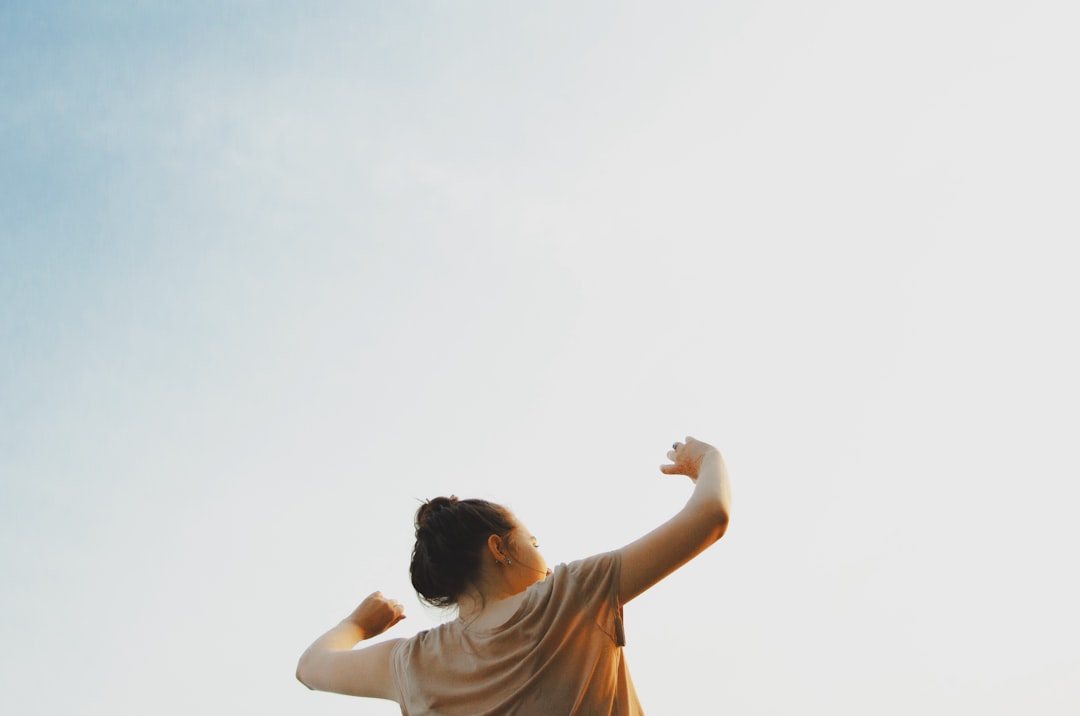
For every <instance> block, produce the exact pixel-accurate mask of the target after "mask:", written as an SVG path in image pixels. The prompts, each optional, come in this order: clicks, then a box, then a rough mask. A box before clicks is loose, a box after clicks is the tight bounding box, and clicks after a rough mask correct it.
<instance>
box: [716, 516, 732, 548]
mask: <svg viewBox="0 0 1080 716" xmlns="http://www.w3.org/2000/svg"><path fill="white" fill-rule="evenodd" d="M730 519H731V517H730V515H729V514H728V511H727V510H726V509H720V510H719V511H718V512H717V514H716V516H715V518H714V521H713V528H712V542H713V543H715V542H719V541H720V538H721V537H723V536H724V534H725V533H726V532H727V528H728V522H729V521H730Z"/></svg>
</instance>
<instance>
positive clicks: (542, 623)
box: [296, 437, 731, 716]
mask: <svg viewBox="0 0 1080 716" xmlns="http://www.w3.org/2000/svg"><path fill="white" fill-rule="evenodd" d="M667 456H668V459H669V460H671V464H669V465H662V466H661V467H660V470H661V472H664V473H665V474H668V475H687V476H689V477H690V479H691V480H693V481H694V491H693V494H691V496H690V499H689V501H688V502H687V503H686V506H685V507H683V508H682V510H680V511H679V512H678V513H677V514H676V515H675V516H674V517H672V518H671V519H670V520H668V521H667V522H665V523H664V524H662V525H660V526H659V527H657V528H656V529H654V530H653V531H652V532H650V533H648V534H647V535H645V536H644V537H641V538H639V539H638V540H636V541H634V542H631V543H630V544H628V545H626V546H625V547H623V548H621V549H618V550H615V551H614V552H609V553H606V554H600V555H596V556H594V557H590V558H588V559H584V560H580V561H577V562H572V563H570V564H568V565H559V566H558V567H556V568H555V569H554V571H552V570H550V569H548V568H547V564H546V563H545V562H544V558H543V557H542V556H541V555H540V552H539V550H538V549H537V545H536V540H535V538H534V537H532V536H531V535H530V534H529V532H528V530H527V529H526V528H525V526H524V525H523V524H522V523H521V522H520V521H518V520H517V518H516V517H515V516H514V515H513V514H511V513H510V512H509V511H508V510H506V509H505V508H503V507H500V506H498V505H494V504H492V503H489V502H486V501H484V500H458V499H457V498H456V497H450V498H445V497H440V498H436V499H434V500H431V501H430V502H428V503H426V504H424V505H422V506H421V507H420V509H419V510H418V511H417V516H416V545H415V547H414V548H413V558H412V564H411V567H410V571H411V573H412V583H413V586H414V587H415V588H416V590H417V592H418V593H419V595H420V596H421V598H423V599H424V600H425V601H427V602H428V603H430V604H434V605H437V606H451V605H457V607H458V619H456V620H454V621H451V622H447V623H446V624H443V625H441V626H439V627H437V628H435V629H431V630H428V631H423V632H420V633H419V634H417V635H416V636H414V637H412V638H411V639H394V640H390V641H383V642H380V643H378V644H375V645H373V646H370V647H367V648H364V649H353V647H354V646H355V645H356V644H357V643H358V642H360V641H362V640H364V639H370V638H372V637H374V636H376V635H378V634H381V633H383V632H384V631H386V630H387V629H389V628H390V627H392V626H393V625H394V624H397V623H398V622H399V621H401V620H402V619H404V618H405V614H404V613H403V610H402V606H401V604H399V603H398V602H396V601H394V600H391V599H386V598H384V597H383V596H382V595H381V594H380V593H379V592H375V593H374V594H372V595H371V596H369V597H368V598H367V599H365V600H364V601H363V602H362V603H361V604H360V606H358V607H357V608H356V610H355V611H353V613H352V614H350V615H349V616H348V617H347V618H346V619H345V620H343V621H342V622H341V623H340V624H338V625H337V626H336V627H334V628H333V629H331V630H330V631H328V632H327V633H326V634H324V635H323V636H321V637H319V638H318V639H317V640H315V642H314V643H313V644H312V645H311V646H310V647H308V649H307V651H305V652H304V654H303V656H301V657H300V663H299V665H298V666H297V671H296V677H297V678H298V679H299V680H300V681H301V683H303V684H304V685H306V686H307V687H308V688H311V689H319V690H322V691H333V692H336V693H341V694H351V695H354V696H371V697H375V698H382V699H389V700H391V701H396V702H398V703H399V704H400V705H401V711H402V713H403V714H409V715H410V716H419V715H420V714H439V715H440V716H442V715H447V716H449V715H453V714H461V715H462V716H477V714H509V713H513V714H521V715H523V716H524V715H528V714H536V715H538V716H541V715H542V716H561V715H562V714H582V715H590V714H614V715H623V714H640V713H642V710H641V706H640V704H639V703H638V699H637V694H636V693H635V692H634V687H633V684H632V683H631V681H630V674H629V672H628V670H627V667H626V663H625V661H624V660H623V654H622V646H623V643H624V642H623V634H622V606H623V605H624V604H626V603H627V602H629V601H630V600H631V599H633V598H634V597H636V596H637V595H639V594H641V593H642V592H644V591H645V590H646V589H648V588H649V587H651V586H653V585H654V584H656V583H657V582H659V581H660V580H661V579H663V578H664V577H666V576H667V575H669V574H671V573H672V572H673V571H675V570H676V569H678V568H679V567H681V566H682V565H683V564H686V562H688V561H689V560H690V559H692V558H693V557H695V556H696V555H698V554H700V553H701V552H702V551H703V550H704V549H705V548H706V547H708V546H709V545H711V544H712V543H713V542H715V541H717V540H718V539H720V537H722V536H723V534H724V532H725V530H726V529H727V524H728V511H729V506H730V501H731V496H730V490H729V487H728V479H727V471H726V469H725V467H724V461H723V459H722V458H721V456H720V453H719V452H718V451H717V450H716V448H714V447H712V446H711V445H708V444H706V443H703V442H701V441H699V440H695V439H694V438H690V437H688V438H686V441H685V442H682V443H675V444H674V445H673V446H672V449H671V450H670V451H669V452H668V454H667Z"/></svg>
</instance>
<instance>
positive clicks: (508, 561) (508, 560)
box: [506, 557, 510, 565]
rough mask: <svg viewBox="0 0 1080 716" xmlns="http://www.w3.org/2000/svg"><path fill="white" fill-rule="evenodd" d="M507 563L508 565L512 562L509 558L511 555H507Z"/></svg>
mask: <svg viewBox="0 0 1080 716" xmlns="http://www.w3.org/2000/svg"><path fill="white" fill-rule="evenodd" d="M506 564H507V565H509V564H510V558H509V557H507V558H506Z"/></svg>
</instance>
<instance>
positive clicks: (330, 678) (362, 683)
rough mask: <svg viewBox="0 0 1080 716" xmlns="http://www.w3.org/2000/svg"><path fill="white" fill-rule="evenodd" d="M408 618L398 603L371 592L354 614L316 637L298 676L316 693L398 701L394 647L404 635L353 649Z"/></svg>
mask: <svg viewBox="0 0 1080 716" xmlns="http://www.w3.org/2000/svg"><path fill="white" fill-rule="evenodd" d="M404 618H405V614H404V611H403V610H402V607H401V605H400V604H399V603H398V602H395V601H394V600H392V599H387V598H385V597H384V596H383V595H382V594H380V593H379V592H375V593H374V594H371V595H369V596H368V597H367V598H366V599H365V600H364V601H363V602H361V603H360V606H358V607H357V608H356V609H354V610H353V613H352V614H350V615H349V616H348V617H346V618H345V619H342V620H341V623H339V624H338V625H337V626H335V627H334V628H333V629H331V630H330V631H328V632H326V633H325V634H323V635H322V636H320V637H319V638H318V639H316V640H315V641H314V642H313V643H312V645H311V646H309V647H308V648H307V651H305V652H304V653H303V655H302V656H301V657H300V662H299V663H298V664H297V665H296V678H297V679H299V680H300V683H302V684H303V685H304V686H306V687H308V688H309V689H315V690H317V691H332V692H334V693H336V694H347V695H349V696H370V697H373V698H378V699H389V700H391V701H396V700H397V694H396V693H395V691H394V679H393V676H392V673H391V667H390V651H391V650H392V649H393V647H394V644H396V643H397V642H398V641H400V639H392V640H390V641H384V642H380V643H378V644H375V645H373V646H369V647H367V648H364V649H353V647H354V646H356V644H357V643H359V642H360V641H363V640H364V639H370V638H371V637H374V636H378V635H379V634H382V633H383V632H384V631H386V630H387V629H389V628H390V627H392V626H394V625H395V624H397V623H398V622H399V621H401V620H402V619H404Z"/></svg>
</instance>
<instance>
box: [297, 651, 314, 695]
mask: <svg viewBox="0 0 1080 716" xmlns="http://www.w3.org/2000/svg"><path fill="white" fill-rule="evenodd" d="M307 671H308V659H307V652H306V651H305V652H304V653H303V655H301V657H300V660H299V661H298V662H296V680H297V681H299V682H300V683H301V684H303V685H304V686H306V687H307V688H308V689H310V690H312V691H314V690H315V688H314V687H313V686H311V684H309V683H308V674H307Z"/></svg>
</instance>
